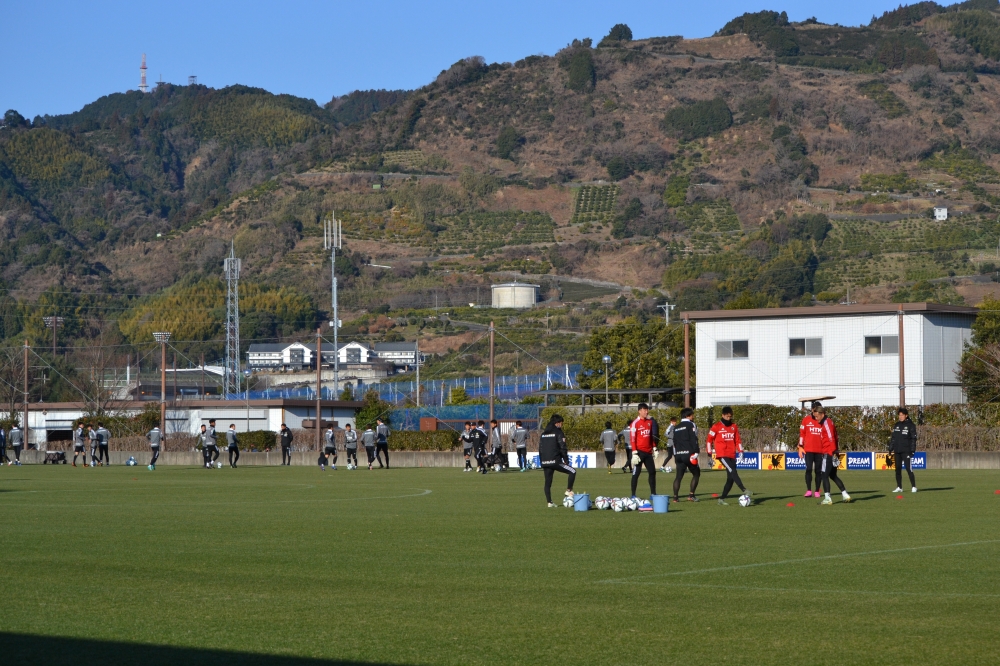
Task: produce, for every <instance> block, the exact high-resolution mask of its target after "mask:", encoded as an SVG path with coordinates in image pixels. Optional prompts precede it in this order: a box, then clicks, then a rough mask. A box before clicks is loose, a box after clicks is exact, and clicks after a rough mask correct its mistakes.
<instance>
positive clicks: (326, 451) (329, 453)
mask: <svg viewBox="0 0 1000 666" xmlns="http://www.w3.org/2000/svg"><path fill="white" fill-rule="evenodd" d="M323 455H325V456H326V462H327V464H329V465H336V464H337V449H336V448H332V449H331V448H325V449H323ZM331 456H332V457H333V462H330V457H331Z"/></svg>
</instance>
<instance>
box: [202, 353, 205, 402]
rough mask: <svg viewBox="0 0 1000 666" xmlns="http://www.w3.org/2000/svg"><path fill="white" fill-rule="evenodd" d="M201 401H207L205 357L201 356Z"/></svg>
mask: <svg viewBox="0 0 1000 666" xmlns="http://www.w3.org/2000/svg"><path fill="white" fill-rule="evenodd" d="M201 399H202V400H204V399H205V355H204V354H202V355H201Z"/></svg>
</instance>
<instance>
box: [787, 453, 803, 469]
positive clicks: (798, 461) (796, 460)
mask: <svg viewBox="0 0 1000 666" xmlns="http://www.w3.org/2000/svg"><path fill="white" fill-rule="evenodd" d="M805 468H806V459H805V458H803V457H802V456H800V455H799V454H798V453H797V452H796V453H786V454H785V469H794V470H804V469H805Z"/></svg>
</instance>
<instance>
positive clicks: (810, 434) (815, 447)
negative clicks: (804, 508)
mask: <svg viewBox="0 0 1000 666" xmlns="http://www.w3.org/2000/svg"><path fill="white" fill-rule="evenodd" d="M822 406H823V405H821V404H820V403H819V402H814V403H813V404H812V409H813V412H812V413H810V414H809V415H808V416H806V417H805V418H804V419H802V424H801V425H800V426H799V447H798V448H799V456H801V457H803V458H805V461H806V495H805V496H806V497H812V496H813V491H812V480H813V473H814V472H815V474H816V488H817V490H816V497H819V496H820V494H819V490H818V488H819V483H820V480H821V479H822V478H823V471H822V470H823V426H822V425H820V423H819V421H817V420H816V416H815V410H817V409H819V408H820V407H822Z"/></svg>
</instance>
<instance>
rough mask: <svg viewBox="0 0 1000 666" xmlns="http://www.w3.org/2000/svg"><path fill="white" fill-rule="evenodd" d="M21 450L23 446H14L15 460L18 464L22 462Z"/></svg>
mask: <svg viewBox="0 0 1000 666" xmlns="http://www.w3.org/2000/svg"><path fill="white" fill-rule="evenodd" d="M21 448H22V446H21V445H20V444H15V445H14V460H16V461H17V462H21Z"/></svg>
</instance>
